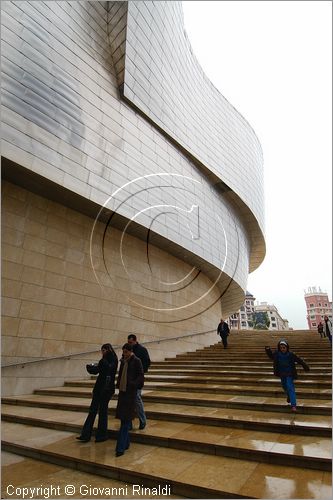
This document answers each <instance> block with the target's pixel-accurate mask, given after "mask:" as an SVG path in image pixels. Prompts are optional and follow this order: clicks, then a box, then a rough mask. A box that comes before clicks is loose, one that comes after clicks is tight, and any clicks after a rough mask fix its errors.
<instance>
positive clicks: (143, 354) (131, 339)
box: [127, 333, 150, 430]
mask: <svg viewBox="0 0 333 500" xmlns="http://www.w3.org/2000/svg"><path fill="white" fill-rule="evenodd" d="M127 342H128V343H129V344H131V345H132V347H133V352H134V354H135V356H136V357H137V358H139V359H140V360H141V363H142V367H143V372H144V373H147V372H148V368H149V367H150V357H149V353H148V351H147V349H146V348H145V347H144V346H143V345H141V344H139V342H138V340H137V337H136V335H134V333H131V334H130V335H129V336H128V337H127ZM136 412H137V415H138V417H139V429H140V430H142V429H144V428H145V427H146V423H147V418H146V414H145V409H144V406H143V401H142V397H141V389H138V390H137V391H136ZM130 430H131V429H130Z"/></svg>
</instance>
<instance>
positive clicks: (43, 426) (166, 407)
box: [2, 331, 332, 499]
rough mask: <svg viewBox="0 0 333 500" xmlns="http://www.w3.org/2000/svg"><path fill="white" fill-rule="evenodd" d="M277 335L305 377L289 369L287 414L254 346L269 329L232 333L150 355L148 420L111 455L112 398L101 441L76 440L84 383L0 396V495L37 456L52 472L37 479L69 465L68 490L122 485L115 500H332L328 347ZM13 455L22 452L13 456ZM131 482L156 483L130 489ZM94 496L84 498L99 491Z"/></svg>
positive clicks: (260, 345) (297, 335) (86, 400)
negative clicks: (223, 339) (169, 355)
mask: <svg viewBox="0 0 333 500" xmlns="http://www.w3.org/2000/svg"><path fill="white" fill-rule="evenodd" d="M284 336H285V337H286V338H287V339H288V341H289V342H290V345H291V350H293V351H294V352H296V354H297V355H299V356H301V357H303V358H304V359H305V360H306V362H307V363H308V364H309V365H310V367H311V371H310V372H307V373H305V372H304V371H303V369H302V368H301V367H299V369H298V373H299V378H298V380H297V382H296V392H297V397H298V402H297V405H298V406H297V407H298V412H297V413H296V414H292V413H291V411H290V408H289V407H288V405H287V403H286V400H285V396H284V394H283V392H282V390H281V387H280V382H279V379H277V378H276V377H274V376H273V375H272V362H271V361H270V360H269V359H268V358H267V356H266V354H265V352H264V346H265V345H271V347H275V345H276V343H277V341H278V340H279V338H280V335H278V334H272V333H271V332H270V333H264V332H251V333H243V332H239V333H235V332H233V333H232V335H231V336H230V337H229V339H230V340H229V347H228V349H226V350H224V349H223V347H222V345H221V344H220V343H218V344H216V345H213V346H210V347H207V348H205V349H201V350H200V351H196V352H191V353H187V354H183V355H178V356H177V357H176V358H173V359H166V360H165V361H163V362H155V363H152V366H151V368H150V370H149V374H148V375H147V376H146V382H145V389H144V402H145V409H146V414H147V418H148V424H147V427H146V428H145V429H144V430H141V431H140V430H138V429H137V425H135V426H134V429H135V430H133V431H132V433H131V447H130V449H129V450H128V451H127V452H126V453H125V455H124V456H122V457H118V458H116V457H115V456H114V448H115V438H116V433H117V429H118V427H119V422H118V421H117V420H115V418H114V413H115V407H116V396H114V398H113V400H112V401H111V402H110V405H109V408H110V417H109V429H110V439H109V440H108V441H106V442H104V443H95V442H94V441H91V442H90V443H85V444H83V443H79V442H77V441H76V440H75V436H76V435H77V434H78V433H79V432H80V428H81V426H82V423H83V422H84V419H85V417H86V413H87V409H88V407H89V404H90V398H91V388H92V386H93V384H94V380H92V379H88V378H86V379H84V380H78V381H75V382H67V383H65V385H64V386H63V387H60V388H51V389H40V390H38V391H35V393H34V394H32V395H26V396H19V397H18V396H15V397H6V398H3V401H2V419H3V429H2V445H3V450H4V451H5V452H7V454H6V453H5V459H6V460H5V464H6V463H8V465H4V467H3V486H2V489H3V496H2V497H3V498H6V495H5V496H4V493H5V491H6V488H7V485H8V484H10V483H9V482H8V481H12V482H11V484H14V483H13V481H14V479H13V475H14V474H15V477H16V478H17V477H18V476H19V475H20V471H22V473H24V470H25V469H26V468H27V467H30V468H33V467H35V469H36V470H37V471H38V470H40V471H42V467H43V466H45V464H46V463H47V464H48V466H49V467H52V466H53V467H57V468H58V469H59V470H58V469H57V472H56V473H55V472H54V473H53V472H52V474H53V475H52V474H51V473H50V471H49V472H48V474H49V476H47V477H48V478H50V477H51V476H52V478H53V477H54V474H55V475H56V476H57V477H58V478H61V477H66V471H68V470H70V471H71V476H70V477H71V481H69V482H70V484H72V485H73V486H75V488H76V492H79V488H80V484H81V485H82V484H88V478H89V481H90V482H89V484H90V485H94V484H96V485H99V487H100V486H101V485H103V486H104V487H106V485H108V487H110V488H111V487H114V488H115V490H114V491H115V492H117V491H118V490H117V488H118V489H119V491H120V489H121V488H123V489H124V488H127V490H126V491H125V490H124V491H125V493H126V494H124V491H122V495H120V496H119V498H135V497H136V496H140V497H144V494H145V495H146V498H152V497H153V498H180V497H189V498H267V499H269V498H304V499H305V498H306V499H309V498H316V499H326V498H331V493H332V492H331V432H332V422H331V394H332V393H331V349H330V345H329V342H328V340H327V339H320V338H319V336H318V334H316V333H313V332H309V331H305V332H299V331H298V332H296V331H295V332H287V333H284ZM267 339H269V340H267ZM13 454H14V455H13ZM18 455H20V456H24V457H27V458H25V459H24V460H23V461H22V462H17V459H16V460H15V459H14V458H13V457H17V456H18ZM3 463H4V462H3ZM20 464H21V465H20ZM50 464H53V465H52V466H51V465H50ZM83 472H84V474H83ZM50 474H51V476H50ZM98 476H104V479H103V480H101V479H100V480H98ZM42 479H43V481H44V483H45V482H46V481H47V479H45V476H43V474H42V472H40V476H39V478H38V480H39V483H41V481H42ZM16 480H17V479H16ZM52 480H53V479H52ZM53 481H54V480H53ZM133 484H136V485H138V484H139V485H142V486H143V487H146V488H158V487H159V488H160V490H158V489H156V491H155V490H154V491H153V490H148V489H147V490H146V491H145V492H144V493H143V492H141V494H140V495H139V494H137V491H133V490H132V487H133V486H132V485H133ZM113 485H116V486H113ZM96 487H97V486H96ZM163 487H164V488H168V489H165V490H163V491H162V490H161V488H163ZM81 493H82V492H81ZM99 493H100V496H96V495H95V494H94V495H93V497H94V498H96V497H97V498H109V497H110V496H108V494H107V493H103V492H99ZM126 495H127V496H126ZM149 495H150V496H149ZM83 496H84V495H83ZM112 496H113V497H114V498H118V497H117V496H116V495H115V494H113V495H112ZM55 497H56V496H55ZM63 497H64V498H70V497H71V498H78V497H79V498H81V497H82V495H81V496H78V497H77V496H68V497H67V496H66V495H64V496H63ZM90 497H92V496H90ZM90 497H89V498H90Z"/></svg>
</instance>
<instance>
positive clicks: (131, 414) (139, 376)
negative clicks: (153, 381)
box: [116, 344, 144, 457]
mask: <svg viewBox="0 0 333 500" xmlns="http://www.w3.org/2000/svg"><path fill="white" fill-rule="evenodd" d="M143 384H144V373H143V367H142V363H141V360H140V359H139V358H137V357H136V356H135V354H134V353H133V346H132V345H131V344H125V345H123V357H122V359H121V363H120V369H119V375H118V380H117V387H118V389H119V394H118V403H117V410H116V418H119V419H120V421H121V425H120V429H119V433H118V439H117V446H116V457H120V456H121V455H123V454H124V452H125V450H127V449H128V448H129V444H130V441H129V429H130V427H131V424H132V420H133V419H134V418H135V416H136V393H137V390H138V389H142V387H143Z"/></svg>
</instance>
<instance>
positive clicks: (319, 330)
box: [317, 321, 326, 339]
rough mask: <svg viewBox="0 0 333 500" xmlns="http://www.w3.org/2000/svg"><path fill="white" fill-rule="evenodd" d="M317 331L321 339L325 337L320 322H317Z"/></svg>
mask: <svg viewBox="0 0 333 500" xmlns="http://www.w3.org/2000/svg"><path fill="white" fill-rule="evenodd" d="M317 330H318V333H319V335H320V338H321V339H322V338H323V337H326V333H325V332H324V325H323V324H322V322H321V321H319V324H318V326H317Z"/></svg>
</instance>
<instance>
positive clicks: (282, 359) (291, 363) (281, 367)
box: [265, 340, 310, 411]
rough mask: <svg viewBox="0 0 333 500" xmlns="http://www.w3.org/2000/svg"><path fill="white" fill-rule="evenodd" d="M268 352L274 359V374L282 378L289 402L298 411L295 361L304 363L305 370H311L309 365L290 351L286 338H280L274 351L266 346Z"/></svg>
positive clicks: (293, 409)
mask: <svg viewBox="0 0 333 500" xmlns="http://www.w3.org/2000/svg"><path fill="white" fill-rule="evenodd" d="M265 351H266V354H267V356H268V357H269V358H271V359H272V360H273V361H274V375H276V376H277V377H280V378H281V385H282V387H283V390H284V392H285V393H286V395H287V402H288V403H290V406H291V410H292V411H297V408H296V392H295V385H294V380H295V379H296V378H297V371H296V365H295V363H298V364H299V365H302V367H303V368H304V370H305V371H307V372H308V371H309V370H310V368H309V366H308V365H307V364H306V363H305V361H304V360H303V359H302V358H299V357H298V356H296V354H294V353H293V352H290V351H289V344H288V342H287V341H286V340H280V341H279V342H278V345H277V349H276V350H275V351H274V352H272V350H271V348H270V347H269V346H266V347H265Z"/></svg>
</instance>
